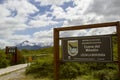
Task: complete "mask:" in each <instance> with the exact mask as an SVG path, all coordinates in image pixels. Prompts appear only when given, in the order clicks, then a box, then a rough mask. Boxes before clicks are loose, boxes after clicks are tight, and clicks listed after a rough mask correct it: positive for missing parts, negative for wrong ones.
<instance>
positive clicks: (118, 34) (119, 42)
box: [117, 22, 120, 76]
mask: <svg viewBox="0 0 120 80" xmlns="http://www.w3.org/2000/svg"><path fill="white" fill-rule="evenodd" d="M117 38H118V66H119V76H120V22H118V23H117Z"/></svg>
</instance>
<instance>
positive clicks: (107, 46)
mask: <svg viewBox="0 0 120 80" xmlns="http://www.w3.org/2000/svg"><path fill="white" fill-rule="evenodd" d="M112 49H113V48H112V36H110V35H109V36H108V35H106V36H88V37H70V38H62V60H63V61H80V62H86V61H87V62H112V61H113V58H112V52H113V51H112Z"/></svg>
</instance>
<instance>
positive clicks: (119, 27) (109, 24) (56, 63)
mask: <svg viewBox="0 0 120 80" xmlns="http://www.w3.org/2000/svg"><path fill="white" fill-rule="evenodd" d="M112 26H115V27H116V30H117V33H116V34H117V39H118V40H117V41H118V42H117V43H118V61H117V62H118V66H119V75H120V22H119V21H117V22H107V23H99V24H90V25H82V26H71V27H61V28H54V80H59V70H60V54H59V52H60V50H59V43H60V42H59V40H60V37H59V33H60V31H69V30H82V29H92V28H103V27H112Z"/></svg>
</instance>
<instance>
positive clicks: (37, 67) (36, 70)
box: [26, 60, 53, 78]
mask: <svg viewBox="0 0 120 80" xmlns="http://www.w3.org/2000/svg"><path fill="white" fill-rule="evenodd" d="M52 73H53V63H52V62H51V61H50V60H45V61H44V60H36V61H35V62H34V63H32V64H31V65H30V66H28V67H27V69H26V74H34V77H37V78H39V77H40V78H44V77H49V78H51V77H52V76H53V74H52Z"/></svg>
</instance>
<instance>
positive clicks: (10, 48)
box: [5, 46, 18, 64]
mask: <svg viewBox="0 0 120 80" xmlns="http://www.w3.org/2000/svg"><path fill="white" fill-rule="evenodd" d="M5 51H6V55H7V57H8V56H9V55H12V63H13V64H17V61H18V58H17V55H18V53H17V51H18V50H17V47H16V46H6V50H5Z"/></svg>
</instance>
